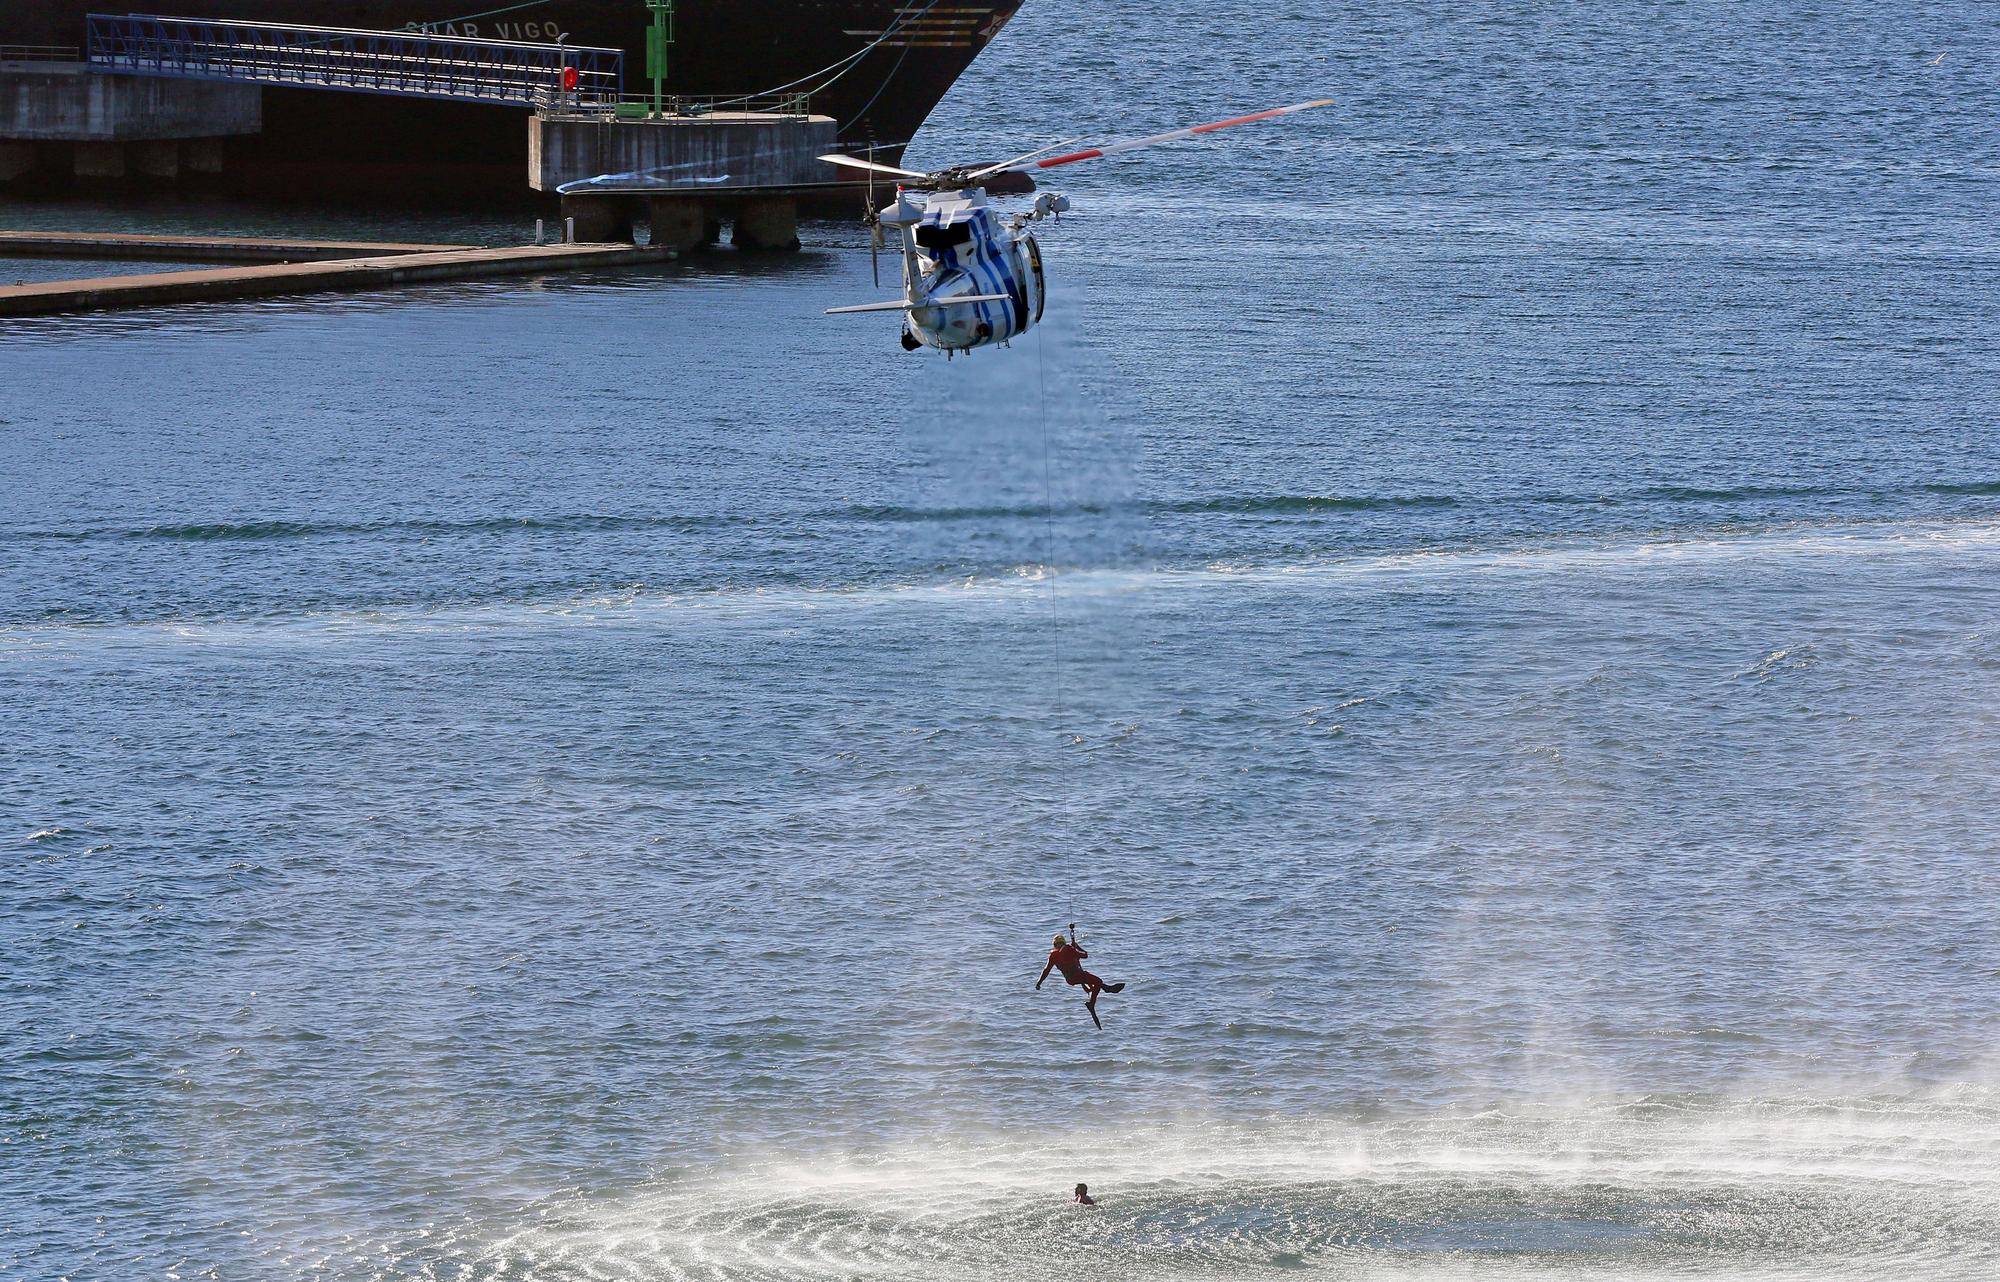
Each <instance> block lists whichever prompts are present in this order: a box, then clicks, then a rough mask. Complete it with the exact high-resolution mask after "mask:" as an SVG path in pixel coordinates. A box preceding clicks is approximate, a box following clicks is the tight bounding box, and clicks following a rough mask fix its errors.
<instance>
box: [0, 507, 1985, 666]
mask: <svg viewBox="0 0 2000 1282" xmlns="http://www.w3.org/2000/svg"><path fill="white" fill-rule="evenodd" d="M1996 543H2000V523H1996V522H1994V521H1992V520H1989V519H1987V518H1957V519H1948V520H1936V521H1928V522H1923V523H1919V524H1910V523H1906V522H1888V521H1883V522H1872V523H1871V522H1852V521H1850V522H1841V523H1806V522H1800V523H1794V524H1788V525H1782V526H1774V527H1768V528H1739V527H1730V526H1723V527H1715V528H1711V529H1707V530H1700V531H1677V532H1673V533H1661V532H1653V533H1651V534H1646V535H1639V536H1633V537H1628V538H1623V539H1603V538H1597V539H1582V538H1577V537H1575V536H1556V537H1550V538H1546V539H1540V540H1535V539H1524V540H1517V541H1514V542H1508V543H1496V544H1468V545H1458V546H1426V547H1416V548H1406V549H1374V550H1366V551H1341V552H1336V553H1323V554H1308V555H1306V556H1302V557H1292V558H1287V559H1246V560H1216V559H1194V560H1190V561H1188V562H1185V563H1182V564H1154V565H1145V566H1096V567H1061V566H1051V565H1047V564H1042V563H1038V562H1028V563H1009V564H1004V565H990V566H985V567H978V568H974V569H971V570H968V569H965V568H962V567H930V568H929V569H928V570H920V571H911V570H907V569H906V570H904V571H903V572H901V573H889V574H878V575H875V576H869V577H860V578H856V579H853V580H849V581H845V582H817V583H815V582H810V581H806V580H803V579H801V578H799V577H798V576H794V575H781V576H774V577H771V578H769V579H768V580H767V581H765V582H760V583H752V584H744V583H714V582H691V583H688V584H685V585H675V586H655V585H648V584H636V585H632V586H629V587H623V588H618V589H615V590H609V591H607V590H606V589H604V588H603V587H601V586H592V587H589V588H580V589H578V590H576V591H570V592H562V591H556V592H542V593H540V594H534V595H523V596H492V597H472V598H469V599H456V600H447V601H436V602H428V603H426V602H408V601H405V602H384V603H381V604H377V605H370V606H348V607H336V608H332V609H319V610H308V611H298V612H287V611H283V610H273V611H270V612H267V613H261V614H256V615H249V616H218V615H215V614H206V615H177V616H171V617H165V618H142V619H134V618H105V617H101V616H100V617H78V616H77V615H76V614H74V613H69V612H65V613H61V614H53V615H45V616H44V617H42V618H39V619H37V620H34V621H32V622H18V623H14V624H12V625H3V624H0V645H9V644H11V645H13V646H15V647H24V648H32V647H34V646H36V645H37V644H40V643H45V642H47V641H48V640H49V639H51V638H53V637H64V636H67V637H80V636H85V635H88V634H92V633H102V632H106V631H107V630H115V631H118V632H121V633H129V632H131V631H135V630H138V631H145V630H151V631H156V632H159V633H161V634H164V635H171V636H175V637H179V638H183V639H188V640H203V639H244V638H245V637H247V636H251V635H275V634H279V633H287V632H291V633H297V632H303V633H306V634H328V635H335V634H342V635H368V634H380V633H395V632H426V631H429V632H441V633H442V632H462V631H471V630H478V629H485V628H492V627H509V626H537V625H542V624H562V625H590V624H618V623H625V624H645V623H646V622H647V621H649V620H651V619H653V618H654V617H655V616H658V615H660V614H662V613H682V612H700V613H707V614H720V615H740V614H767V613H770V612H773V611H778V612H795V611H798V610H821V609H829V608H837V607H846V608H870V607H878V606H891V605H973V606H978V605H982V604H985V603H987V602H990V601H992V600H995V599H1008V598H1012V597H1014V596H1016V595H1017V594H1019V593H1021V592H1024V591H1050V590H1055V591H1059V592H1060V593H1061V599H1062V600H1063V601H1064V602H1068V603H1071V604H1087V603H1089V602H1091V601H1099V600H1106V599H1110V598H1114V597H1120V596H1129V595H1132V594H1135V593H1145V592H1180V591H1200V590H1209V589H1216V588H1223V587H1228V586H1242V585H1260V586H1298V585H1305V584H1311V583H1315V582H1331V581H1336V580H1342V579H1360V578H1379V577H1382V576H1405V577H1423V578H1426V579H1434V578H1436V577H1438V576H1459V577H1469V576H1488V575H1496V574H1537V573H1573V572H1589V571H1600V570H1607V569H1619V570H1626V569H1639V568H1645V567H1672V566H1681V565H1688V564H1692V563H1713V562H1718V561H1725V560H1730V559H1768V558H1773V557H1787V558H1822V557H1856V556H1869V555H1876V556H1880V555H1912V554H1916V555H1926V554H1945V555H1950V554H1955V553H1958V552H1962V551H1964V550H1966V549H1973V548H1988V547H1991V546H1993V545H1994V544H1996Z"/></svg>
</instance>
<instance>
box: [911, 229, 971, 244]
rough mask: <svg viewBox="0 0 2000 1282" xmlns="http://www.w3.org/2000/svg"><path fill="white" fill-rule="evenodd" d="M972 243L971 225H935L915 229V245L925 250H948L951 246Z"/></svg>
mask: <svg viewBox="0 0 2000 1282" xmlns="http://www.w3.org/2000/svg"><path fill="white" fill-rule="evenodd" d="M971 243H972V225H971V224H970V223H958V224H956V225H955V226H951V227H938V226H935V225H930V226H924V227H919V228H917V244H919V245H921V246H922V247H923V248H925V249H949V248H951V247H952V246H953V245H969V244H971Z"/></svg>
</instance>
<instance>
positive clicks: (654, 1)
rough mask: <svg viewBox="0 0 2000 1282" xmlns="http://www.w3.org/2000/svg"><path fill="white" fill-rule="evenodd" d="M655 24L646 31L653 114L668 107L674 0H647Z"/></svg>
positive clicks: (664, 110)
mask: <svg viewBox="0 0 2000 1282" xmlns="http://www.w3.org/2000/svg"><path fill="white" fill-rule="evenodd" d="M646 8H648V9H650V10H652V13H653V25H652V27H651V28H650V29H649V30H648V31H647V32H646V78H647V79H648V80H651V81H652V82H653V115H654V116H656V117H657V116H664V115H666V114H667V109H666V84H667V46H668V45H670V44H672V43H673V42H674V0H646Z"/></svg>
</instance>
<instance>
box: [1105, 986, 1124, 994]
mask: <svg viewBox="0 0 2000 1282" xmlns="http://www.w3.org/2000/svg"><path fill="white" fill-rule="evenodd" d="M1104 991H1105V992H1107V993H1122V992H1124V991H1125V985H1123V984H1106V985H1105V986H1104Z"/></svg>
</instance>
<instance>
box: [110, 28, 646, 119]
mask: <svg viewBox="0 0 2000 1282" xmlns="http://www.w3.org/2000/svg"><path fill="white" fill-rule="evenodd" d="M87 21H88V26H89V41H88V43H87V45H86V46H85V59H86V61H87V62H88V63H89V65H90V67H91V69H92V70H95V71H110V72H121V73H125V74H130V75H141V76H170V77H175V78H179V79H183V80H229V81H235V82H237V83H240V84H256V85H280V86H285V87H287V88H295V89H335V90H345V91H348V92H351V93H377V94H395V95H400V96H402V97H407V98H441V99H447V100H450V101H453V102H484V103H494V104H499V105H503V106H522V107H559V106H570V107H587V106H591V105H595V104H610V103H616V102H618V101H619V100H620V99H621V98H622V97H623V96H624V94H623V91H624V82H625V54H624V51H623V50H619V49H603V48H597V47H594V46H590V45H566V44H537V43H532V42H529V41H522V40H474V39H470V38H466V37H461V36H438V35H431V34H429V33H428V32H422V31H367V30H360V29H350V28H346V27H307V26H296V25H292V24H289V23H277V22H223V21H210V20H208V19H203V18H159V17H153V16H150V15H147V14H136V13H133V14H123V15H117V14H107V13H93V14H90V15H89V17H88V19H87Z"/></svg>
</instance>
